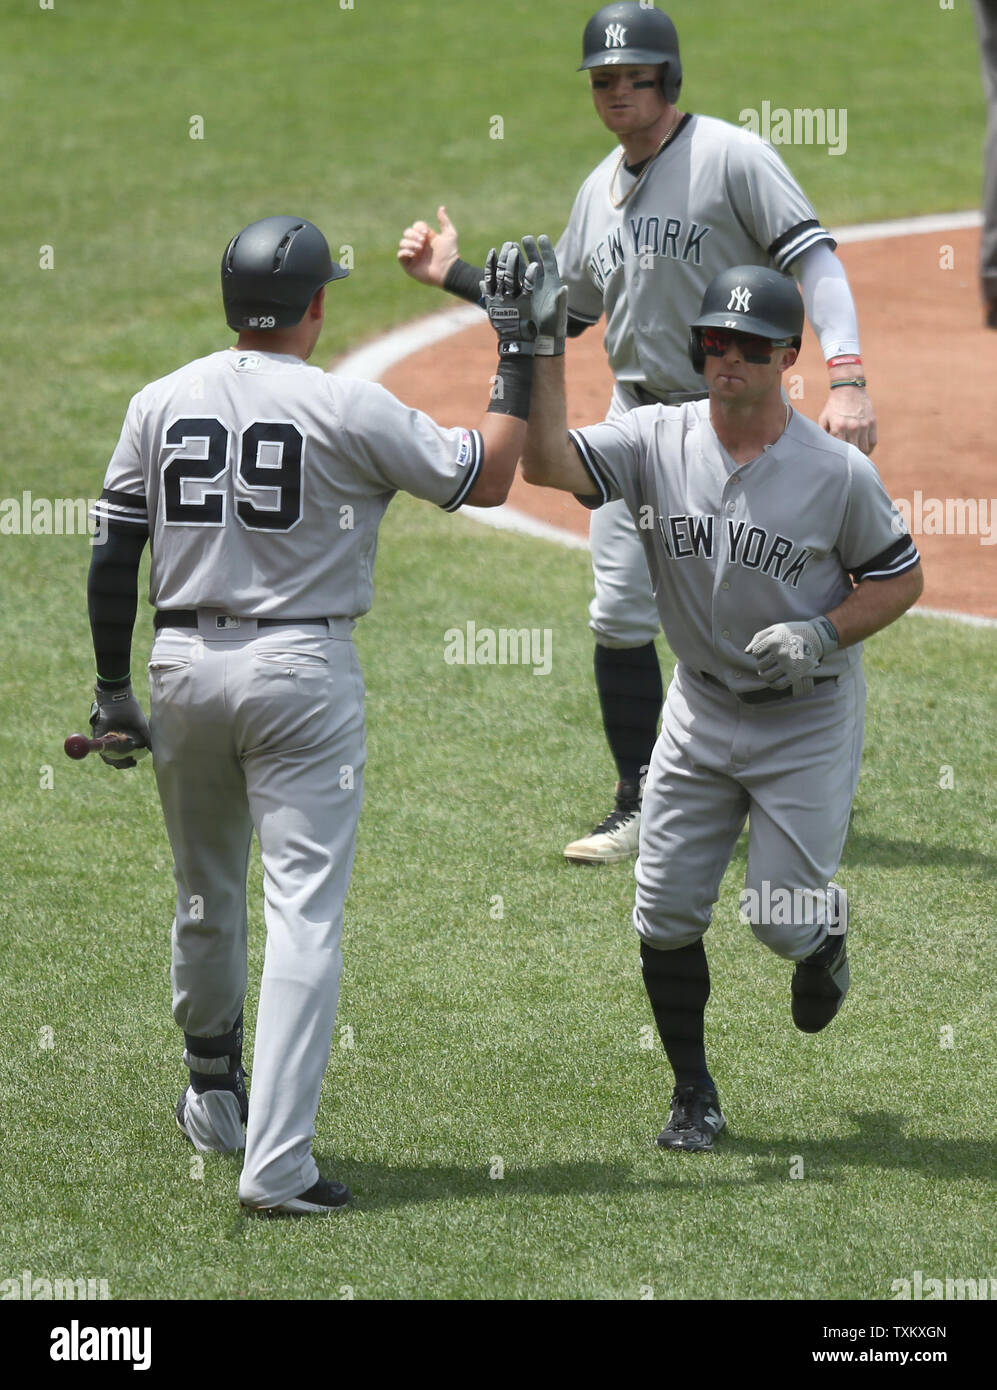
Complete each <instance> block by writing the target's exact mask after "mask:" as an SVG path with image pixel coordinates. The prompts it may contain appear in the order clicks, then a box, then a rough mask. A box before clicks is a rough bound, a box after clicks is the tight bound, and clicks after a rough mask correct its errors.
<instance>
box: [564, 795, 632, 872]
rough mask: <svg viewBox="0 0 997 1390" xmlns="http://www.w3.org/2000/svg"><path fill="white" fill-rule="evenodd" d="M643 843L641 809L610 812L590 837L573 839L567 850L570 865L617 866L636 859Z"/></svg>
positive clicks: (565, 854) (565, 852) (566, 855)
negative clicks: (622, 861) (640, 843)
mask: <svg viewBox="0 0 997 1390" xmlns="http://www.w3.org/2000/svg"><path fill="white" fill-rule="evenodd" d="M639 840H640V808H639V807H638V808H637V809H636V810H631V811H619V810H617V811H611V812H610V813H609V815H608V816H607V817H606V819H605V820H604V821H602V823H601V824H600V825H597V826H596V828H595V829H594V830H593V831H592V832H591V834H589V835H583V836H582V838H581V839H580V840H574V841H573V842H572V843H571V844H570V845H568V847H567V848H566V849H565V851H564V857H565V859H567V861H568V862H569V864H615V863H617V862H618V861H619V860H621V859H633V858H635V856H636V854H637V847H638V843H639Z"/></svg>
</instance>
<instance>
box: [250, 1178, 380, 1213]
mask: <svg viewBox="0 0 997 1390" xmlns="http://www.w3.org/2000/svg"><path fill="white" fill-rule="evenodd" d="M351 1197H352V1194H351V1192H350V1189H349V1188H348V1187H347V1186H346V1184H345V1183H344V1182H331V1181H330V1180H329V1179H328V1178H319V1180H318V1182H317V1183H315V1185H314V1187H310V1188H309V1189H308V1191H307V1192H302V1193H301V1195H300V1196H299V1197H288V1199H287V1201H285V1202H278V1203H277V1204H276V1206H272V1207H269V1206H264V1205H259V1204H257V1203H256V1202H240V1203H239V1205H240V1206H241V1207H243V1208H244V1210H246V1211H247V1212H250V1213H252V1214H253V1215H255V1216H306V1215H309V1214H314V1215H317V1216H328V1215H329V1213H330V1212H333V1211H340V1210H341V1209H342V1208H343V1207H345V1206H346V1205H347V1204H348V1203H349V1201H350V1200H351Z"/></svg>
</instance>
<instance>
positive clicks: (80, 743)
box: [62, 734, 90, 759]
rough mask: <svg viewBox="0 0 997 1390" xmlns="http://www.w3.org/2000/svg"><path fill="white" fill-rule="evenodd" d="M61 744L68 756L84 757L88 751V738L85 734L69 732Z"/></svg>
mask: <svg viewBox="0 0 997 1390" xmlns="http://www.w3.org/2000/svg"><path fill="white" fill-rule="evenodd" d="M62 746H63V748H65V750H66V755H67V757H70V758H77V759H79V758H85V757H86V755H87V754H88V753H89V752H90V740H89V739H88V738H87V736H86V734H70V735H69V737H68V738H67V739H66V742H65V743H64V744H63V745H62Z"/></svg>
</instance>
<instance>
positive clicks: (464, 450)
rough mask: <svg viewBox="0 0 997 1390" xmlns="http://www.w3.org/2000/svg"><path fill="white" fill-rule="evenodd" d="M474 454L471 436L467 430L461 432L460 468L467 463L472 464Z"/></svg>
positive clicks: (458, 458)
mask: <svg viewBox="0 0 997 1390" xmlns="http://www.w3.org/2000/svg"><path fill="white" fill-rule="evenodd" d="M471 454H472V445H471V436H470V434H469V433H468V431H467V430H461V432H460V448H459V449H458V450H457V464H458V467H461V468H462V467H463V466H464V464H465V463H470V461H471Z"/></svg>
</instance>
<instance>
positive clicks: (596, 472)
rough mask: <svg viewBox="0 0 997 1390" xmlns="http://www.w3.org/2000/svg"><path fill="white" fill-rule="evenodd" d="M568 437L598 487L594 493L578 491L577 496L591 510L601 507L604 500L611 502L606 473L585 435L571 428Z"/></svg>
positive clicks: (610, 491)
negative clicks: (597, 461) (596, 459)
mask: <svg viewBox="0 0 997 1390" xmlns="http://www.w3.org/2000/svg"><path fill="white" fill-rule="evenodd" d="M568 438H569V439H570V440H571V442H572V444H573V445H574V446H575V449H576V450H577V451H578V457H579V458H580V459H581V463H582V467H583V468H584V469H585V472H586V473H587V474H588V475H589V477H590V478H591V479H592V481H593V482H594V483H595V485H596V489H597V491H596V492H595V493H594V494H593V493H584V494H582V493H580V492H576V493H575V497H577V499H578V501H579V502H581V504H582V506H583V507H588V508H589V510H590V511H595V509H596V508H597V507H601V506H602V505H603V503H604V502H609V501H610V500H611V499H612V496H613V494H612V490H611V489H610V487H609V484H608V483H607V481H606V475H605V474H604V473H603V472H602V470H601V469H600V467H599V465H598V464H597V463H596V461H595V456H594V455H593V453H592V450H591V449H590V448H589V446H588V444H586V442H585V439H584V437H583V436H582V435H581V434H579V433H578V431H577V430H569V431H568Z"/></svg>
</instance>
